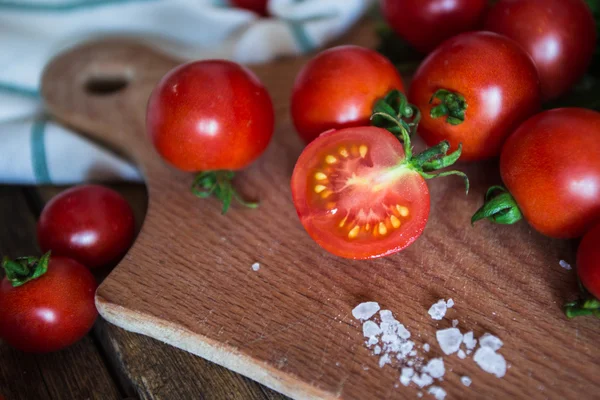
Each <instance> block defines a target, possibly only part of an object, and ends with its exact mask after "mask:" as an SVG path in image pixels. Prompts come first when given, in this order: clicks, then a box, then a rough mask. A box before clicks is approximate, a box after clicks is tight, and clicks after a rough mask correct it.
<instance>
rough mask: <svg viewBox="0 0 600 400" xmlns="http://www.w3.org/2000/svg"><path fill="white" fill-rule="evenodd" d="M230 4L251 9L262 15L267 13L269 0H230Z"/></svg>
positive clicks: (264, 15)
mask: <svg viewBox="0 0 600 400" xmlns="http://www.w3.org/2000/svg"><path fill="white" fill-rule="evenodd" d="M231 4H232V5H233V6H235V7H238V8H243V9H246V10H250V11H253V12H255V13H257V14H258V15H262V16H263V17H266V16H267V15H268V14H269V13H268V11H267V6H268V5H269V0H231Z"/></svg>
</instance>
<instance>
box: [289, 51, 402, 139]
mask: <svg viewBox="0 0 600 400" xmlns="http://www.w3.org/2000/svg"><path fill="white" fill-rule="evenodd" d="M392 89H398V90H400V91H403V90H404V85H403V84H402V78H401V77H400V74H399V73H398V71H397V70H396V68H395V67H394V65H393V64H392V63H391V62H390V61H389V60H388V59H387V58H385V57H384V56H382V55H381V54H379V53H377V52H376V51H374V50H371V49H367V48H364V47H359V46H339V47H334V48H331V49H328V50H325V51H323V52H321V53H319V54H317V56H316V57H314V58H313V59H312V60H310V61H309V62H308V63H307V64H306V65H305V66H304V68H302V70H301V71H300V73H299V74H298V76H297V77H296V81H295V83H294V88H293V92H292V100H291V112H292V119H293V121H294V125H295V127H296V130H297V131H298V133H299V134H300V137H302V138H303V139H304V141H305V142H307V143H308V142H310V141H312V140H314V139H315V138H316V137H317V136H319V135H320V134H321V133H322V132H324V131H326V130H329V129H341V128H347V127H352V126H364V125H369V118H370V117H371V113H372V111H373V105H374V104H375V102H376V101H377V100H378V99H380V98H382V97H384V96H385V95H386V94H388V92H390V91H391V90H392Z"/></svg>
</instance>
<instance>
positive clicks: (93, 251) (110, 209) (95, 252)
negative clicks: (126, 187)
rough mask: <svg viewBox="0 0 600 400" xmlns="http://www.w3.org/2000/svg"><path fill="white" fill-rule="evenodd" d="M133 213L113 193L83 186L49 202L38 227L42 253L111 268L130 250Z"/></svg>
mask: <svg viewBox="0 0 600 400" xmlns="http://www.w3.org/2000/svg"><path fill="white" fill-rule="evenodd" d="M134 234H135V220H134V217H133V211H132V210H131V207H130V206H129V204H128V203H127V201H126V200H125V199H124V198H123V197H122V196H121V195H120V194H119V193H117V192H115V191H114V190H112V189H109V188H106V187H103V186H99V185H82V186H76V187H74V188H71V189H68V190H65V191H64V192H62V193H60V194H59V195H57V196H56V197H54V198H53V199H52V200H50V201H49V202H48V204H47V205H46V207H44V209H43V210H42V213H41V215H40V219H39V221H38V225H37V237H38V242H39V244H40V248H41V249H42V251H49V250H51V251H52V253H53V254H55V255H57V256H66V257H69V258H72V259H74V260H76V261H78V262H80V263H81V264H83V265H85V266H86V267H88V268H96V267H101V266H106V265H109V264H112V263H114V262H116V261H118V260H119V258H121V257H122V256H123V255H124V254H125V252H126V251H127V250H128V249H129V247H130V246H131V243H132V242H133V236H134Z"/></svg>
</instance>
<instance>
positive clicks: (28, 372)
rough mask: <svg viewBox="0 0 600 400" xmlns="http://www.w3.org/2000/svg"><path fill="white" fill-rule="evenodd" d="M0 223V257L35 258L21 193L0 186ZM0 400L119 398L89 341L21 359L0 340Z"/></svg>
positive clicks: (32, 225)
mask: <svg viewBox="0 0 600 400" xmlns="http://www.w3.org/2000/svg"><path fill="white" fill-rule="evenodd" d="M0 221H2V225H3V227H4V229H2V230H0V254H1V255H3V256H4V255H7V256H11V257H18V256H23V255H30V254H39V250H38V249H37V247H36V245H35V216H34V214H33V212H32V210H31V209H29V207H28V204H27V200H26V197H25V195H24V193H23V191H22V189H18V188H16V187H0ZM0 275H1V274H0ZM2 276H3V275H2ZM2 395H3V396H4V397H5V398H6V399H8V400H18V399H24V400H30V399H65V400H70V399H97V400H105V399H106V400H110V399H119V398H121V396H120V394H119V391H118V389H117V386H116V385H115V383H114V382H113V381H112V380H111V378H110V375H109V373H108V369H107V368H106V366H105V365H104V363H103V361H102V359H101V357H100V354H99V352H98V349H97V348H96V347H95V345H94V343H93V341H92V339H91V338H90V337H89V336H86V337H85V338H83V340H81V341H80V342H78V343H76V344H75V345H73V346H71V347H69V348H67V349H65V350H62V351H59V352H56V353H50V354H44V355H34V354H25V353H22V352H20V351H18V350H15V349H13V348H11V347H10V346H8V345H7V344H6V343H3V342H2V341H0V397H1V396H2Z"/></svg>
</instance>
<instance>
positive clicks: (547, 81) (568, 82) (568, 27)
mask: <svg viewBox="0 0 600 400" xmlns="http://www.w3.org/2000/svg"><path fill="white" fill-rule="evenodd" d="M485 28H486V30H489V31H493V32H497V33H500V34H502V35H506V36H508V37H510V38H511V39H514V40H516V41H517V42H518V43H519V44H520V45H521V46H523V48H525V50H527V52H528V53H529V54H530V55H531V57H532V58H533V60H534V62H535V64H536V66H537V68H538V71H539V75H540V82H541V85H542V93H543V95H544V98H545V99H546V100H548V99H553V98H556V97H558V96H560V95H561V94H564V93H565V92H566V91H568V90H569V88H570V87H571V86H573V84H574V83H576V82H577V80H579V79H580V78H581V77H582V76H583V74H584V73H585V71H586V69H587V67H588V66H589V65H590V62H591V60H592V55H593V54H594V48H595V43H596V25H595V22H594V18H593V16H592V13H591V11H590V9H589V7H588V6H587V4H585V2H584V1H583V0H500V1H498V2H497V3H496V4H495V5H494V7H493V8H492V9H491V10H490V12H489V15H488V17H487V20H486V23H485Z"/></svg>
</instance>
